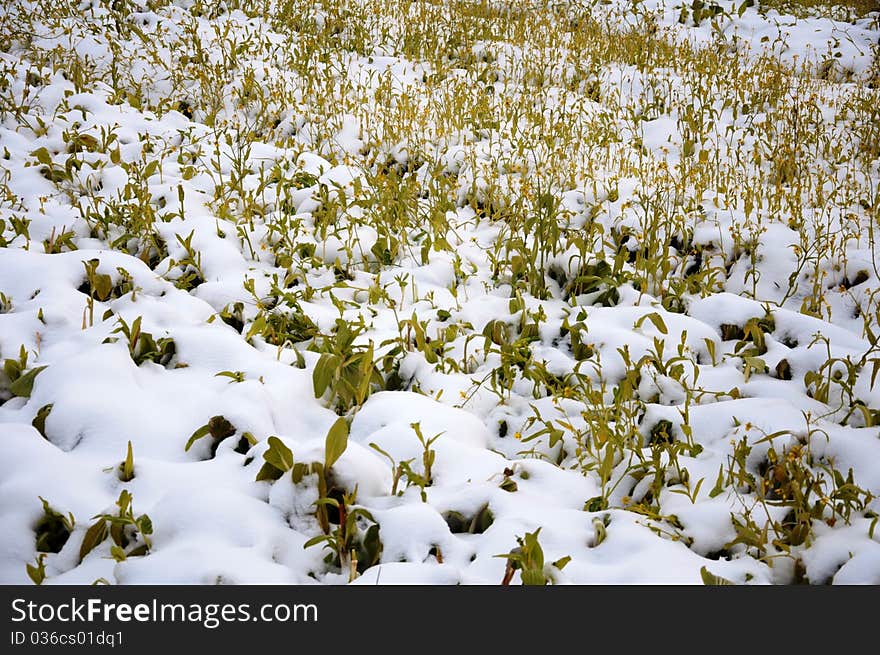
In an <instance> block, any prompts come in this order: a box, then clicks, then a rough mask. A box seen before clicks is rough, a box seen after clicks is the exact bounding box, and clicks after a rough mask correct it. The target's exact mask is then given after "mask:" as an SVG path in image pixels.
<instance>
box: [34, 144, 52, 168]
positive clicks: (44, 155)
mask: <svg viewBox="0 0 880 655" xmlns="http://www.w3.org/2000/svg"><path fill="white" fill-rule="evenodd" d="M31 157H36V158H37V161H38V162H40V163H41V164H43V165H44V166H51V165H52V155H50V154H49V151H48V150H46V148H37V149H36V150H34V151H33V152H32V153H31Z"/></svg>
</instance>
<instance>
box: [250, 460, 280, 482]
mask: <svg viewBox="0 0 880 655" xmlns="http://www.w3.org/2000/svg"><path fill="white" fill-rule="evenodd" d="M282 475H284V471H282V470H281V469H279V468H276V467H275V466H272V465H271V464H270V463H269V462H266V463H265V464H263V466H262V468H261V469H260V470H259V472H258V473H257V477H256V482H260V481H262V480H277V479H278V478H280V477H281V476H282Z"/></svg>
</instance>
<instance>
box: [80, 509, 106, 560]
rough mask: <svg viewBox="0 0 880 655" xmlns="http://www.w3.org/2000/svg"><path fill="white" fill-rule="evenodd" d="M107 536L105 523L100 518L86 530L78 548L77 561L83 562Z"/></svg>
mask: <svg viewBox="0 0 880 655" xmlns="http://www.w3.org/2000/svg"><path fill="white" fill-rule="evenodd" d="M107 534H108V531H107V522H106V521H105V520H104V519H103V518H100V519H98V520H97V521H96V522H95V523H93V524H92V526H91V527H90V528H89V529H88V530H86V534H85V536H84V537H83V541H82V545H81V546H80V547H79V561H80V562H81V561H83V559H85V556H86V555H88V554H89V553H90V552H92V550H94V549H95V547H96V546H98V545H99V544H100V543H101V542H103V541H104V540H105V539H106V538H107Z"/></svg>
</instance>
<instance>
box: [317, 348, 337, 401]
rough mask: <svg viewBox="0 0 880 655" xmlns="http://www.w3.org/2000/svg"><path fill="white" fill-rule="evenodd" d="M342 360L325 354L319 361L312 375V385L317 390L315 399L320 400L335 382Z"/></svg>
mask: <svg viewBox="0 0 880 655" xmlns="http://www.w3.org/2000/svg"><path fill="white" fill-rule="evenodd" d="M339 364H340V360H339V357H338V356H336V355H331V354H329V353H324V354H323V355H321V357H320V359H318V363H317V364H316V365H315V370H314V372H313V373H312V385H313V386H314V388H315V398H320V397H321V396H323V395H324V392H325V391H326V390H327V388H328V387H329V386H330V384H331V383H332V382H333V377H334V375H335V374H336V370H337V369H338V368H339Z"/></svg>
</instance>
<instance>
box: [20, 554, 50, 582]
mask: <svg viewBox="0 0 880 655" xmlns="http://www.w3.org/2000/svg"><path fill="white" fill-rule="evenodd" d="M45 559H46V555H45V554H41V555H39V556H38V557H37V565H36V566H34V565H33V564H25V569H26V570H27V574H28V577H29V578H30V579H31V580H33V581H34V584H35V585H41V584H43V580H45V579H46V564H45Z"/></svg>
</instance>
